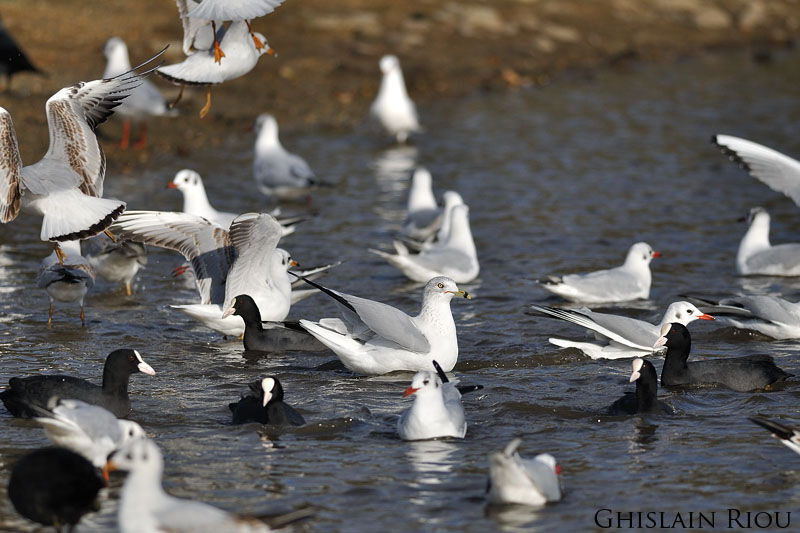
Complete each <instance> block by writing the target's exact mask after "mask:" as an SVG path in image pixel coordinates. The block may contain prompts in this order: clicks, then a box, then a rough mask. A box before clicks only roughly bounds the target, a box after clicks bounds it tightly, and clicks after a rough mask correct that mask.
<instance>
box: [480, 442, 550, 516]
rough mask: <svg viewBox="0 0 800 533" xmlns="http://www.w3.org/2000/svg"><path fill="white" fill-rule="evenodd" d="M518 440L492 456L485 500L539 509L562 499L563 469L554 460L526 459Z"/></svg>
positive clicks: (545, 457) (542, 456) (543, 457)
mask: <svg viewBox="0 0 800 533" xmlns="http://www.w3.org/2000/svg"><path fill="white" fill-rule="evenodd" d="M521 443H522V439H519V438H516V439H513V440H512V441H511V442H509V443H508V445H506V447H505V449H504V450H503V451H499V452H492V453H490V454H489V483H488V485H487V488H486V492H487V494H486V497H487V499H488V500H489V503H493V504H519V505H531V506H534V507H540V506H543V505H544V504H546V503H547V502H556V501H558V500H560V499H561V494H562V488H561V466H560V465H559V464H558V463H557V462H556V459H555V457H553V456H552V455H550V454H549V453H542V454H539V455H537V456H536V457H534V458H533V459H523V458H522V457H520V455H519V453H518V452H517V449H518V448H519V445H520V444H521Z"/></svg>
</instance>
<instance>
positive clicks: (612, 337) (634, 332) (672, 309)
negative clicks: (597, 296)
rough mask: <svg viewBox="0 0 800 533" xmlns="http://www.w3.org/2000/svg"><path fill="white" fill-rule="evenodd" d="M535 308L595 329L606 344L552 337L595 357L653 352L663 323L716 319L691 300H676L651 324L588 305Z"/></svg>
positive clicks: (618, 357) (562, 345)
mask: <svg viewBox="0 0 800 533" xmlns="http://www.w3.org/2000/svg"><path fill="white" fill-rule="evenodd" d="M531 309H533V310H534V311H536V312H538V313H542V314H544V315H547V316H550V317H553V318H557V319H559V320H565V321H567V322H572V323H573V324H577V325H579V326H583V327H585V328H586V329H589V330H591V331H593V332H594V334H595V337H597V339H598V340H603V341H604V343H603V344H597V343H591V342H578V341H570V340H567V339H559V338H557V337H551V338H549V339H547V340H548V341H549V342H550V343H551V344H555V345H556V346H560V347H561V348H577V349H579V350H581V351H582V352H583V353H585V354H586V355H588V356H589V357H591V358H592V359H601V358H602V359H622V358H625V357H637V356H641V355H647V354H651V353H653V352H654V351H656V349H655V348H653V344H655V342H656V340H658V338H659V337H660V336H661V326H663V325H664V324H668V323H670V322H680V323H681V324H684V325H686V324H688V323H689V322H692V321H694V320H698V319H700V320H714V317H713V316H711V315H708V314H706V313H703V312H702V311H700V310H699V309H698V308H697V307H696V306H695V305H693V304H691V303H689V302H674V303H671V304H670V305H669V307H667V310H666V312H665V313H664V317H663V318H662V319H661V322H660V323H659V324H651V323H650V322H645V321H644V320H638V319H636V318H629V317H626V316H620V315H612V314H609V313H597V312H595V311H592V310H590V309H588V308H586V307H583V308H581V309H576V310H572V309H559V308H556V307H547V306H544V305H532V306H531Z"/></svg>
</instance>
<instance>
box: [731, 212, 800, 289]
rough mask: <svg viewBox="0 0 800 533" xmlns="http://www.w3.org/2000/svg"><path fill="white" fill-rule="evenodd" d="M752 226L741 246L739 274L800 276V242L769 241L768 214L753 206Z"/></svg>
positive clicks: (750, 213) (738, 260) (737, 264)
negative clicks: (776, 242) (774, 243)
mask: <svg viewBox="0 0 800 533" xmlns="http://www.w3.org/2000/svg"><path fill="white" fill-rule="evenodd" d="M747 221H748V222H749V223H750V226H749V227H748V228H747V232H746V233H745V234H744V237H742V240H741V242H740V243H739V251H738V252H737V254H736V273H737V274H739V275H740V276H755V275H763V276H800V243H791V244H778V245H776V246H772V245H771V244H770V242H769V221H770V217H769V213H767V210H766V209H764V208H763V207H754V208H752V209H751V210H750V212H749V213H748V215H747Z"/></svg>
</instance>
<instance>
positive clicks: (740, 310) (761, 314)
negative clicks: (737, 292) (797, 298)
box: [690, 294, 800, 339]
mask: <svg viewBox="0 0 800 533" xmlns="http://www.w3.org/2000/svg"><path fill="white" fill-rule="evenodd" d="M690 299H691V300H692V301H694V302H695V303H696V304H697V307H699V308H700V309H702V310H703V311H705V312H706V313H714V316H715V317H716V318H717V319H718V320H720V321H721V322H722V323H723V324H730V325H731V326H733V327H736V328H740V329H749V330H753V331H757V332H759V333H761V334H762V335H766V336H767V337H772V338H773V339H798V338H800V303H797V302H790V301H789V300H786V299H784V298H781V297H779V296H773V295H769V294H754V295H751V296H729V297H727V298H722V299H721V300H719V301H716V302H715V301H712V300H708V299H701V298H690Z"/></svg>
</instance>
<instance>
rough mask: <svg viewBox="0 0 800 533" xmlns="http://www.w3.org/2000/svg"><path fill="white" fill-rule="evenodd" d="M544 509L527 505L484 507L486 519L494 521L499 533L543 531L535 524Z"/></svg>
mask: <svg viewBox="0 0 800 533" xmlns="http://www.w3.org/2000/svg"><path fill="white" fill-rule="evenodd" d="M543 509H544V507H531V506H529V505H486V512H485V514H486V517H487V518H489V519H491V520H494V521H495V522H496V523H497V524H498V525H499V526H500V530H501V531H543V530H544V529H545V528H544V527H542V526H537V525H536V524H535V522H536V521H537V520H539V519H540V518H541V515H542V511H543Z"/></svg>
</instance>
